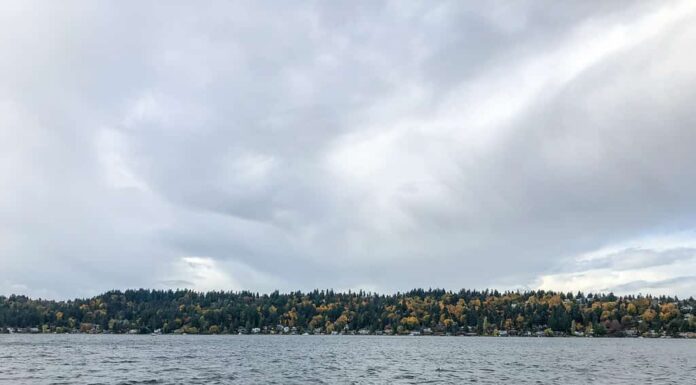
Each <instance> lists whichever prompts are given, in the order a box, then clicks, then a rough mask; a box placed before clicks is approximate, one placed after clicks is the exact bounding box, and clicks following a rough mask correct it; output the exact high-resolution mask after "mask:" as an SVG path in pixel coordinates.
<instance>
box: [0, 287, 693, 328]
mask: <svg viewBox="0 0 696 385" xmlns="http://www.w3.org/2000/svg"><path fill="white" fill-rule="evenodd" d="M695 309H696V300H695V299H694V298H693V297H690V298H688V299H679V298H676V297H666V296H660V297H653V296H649V295H647V296H643V295H637V296H633V295H628V296H616V295H614V294H612V293H609V294H592V293H588V294H585V293H581V292H578V293H560V292H551V291H541V290H540V291H527V292H509V291H508V292H498V291H496V290H484V291H478V290H464V289H463V290H460V291H458V292H453V291H446V290H440V289H429V290H423V289H414V290H411V291H409V292H405V293H396V294H391V295H384V294H375V293H369V292H364V291H358V292H350V291H349V292H347V293H341V292H334V291H333V290H314V291H311V292H306V293H303V292H292V293H286V294H283V293H279V292H278V291H275V292H273V293H269V294H258V293H253V292H247V291H241V292H207V293H199V292H195V291H191V290H176V291H174V290H145V289H139V290H126V291H118V290H114V291H109V292H106V293H104V294H101V295H99V296H95V297H92V298H88V299H75V300H71V301H52V300H41V299H31V298H28V297H25V296H17V295H11V296H9V297H5V296H0V333H29V334H41V333H56V334H63V333H71V334H78V333H81V334H155V335H159V334H182V335H183V334H186V335H198V334H202V335H203V334H226V335H235V334H259V335H407V336H492V337H515V336H517V337H527V338H528V337H573V338H583V337H584V338H590V337H618V338H639V337H643V338H694V336H695V335H696V310H695Z"/></svg>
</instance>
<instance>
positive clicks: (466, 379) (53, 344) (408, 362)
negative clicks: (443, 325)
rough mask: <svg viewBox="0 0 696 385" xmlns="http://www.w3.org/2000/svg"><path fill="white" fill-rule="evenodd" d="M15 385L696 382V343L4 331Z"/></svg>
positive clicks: (9, 376)
mask: <svg viewBox="0 0 696 385" xmlns="http://www.w3.org/2000/svg"><path fill="white" fill-rule="evenodd" d="M0 383H8V384H141V383H144V384H387V383H389V384H425V383H433V384H461V383H481V384H500V383H514V384H588V383H595V384H636V383H638V384H695V383H696V340H648V339H640V340H639V339H575V338H485V337H482V338H476V337H376V336H367V337H358V336H125V335H0Z"/></svg>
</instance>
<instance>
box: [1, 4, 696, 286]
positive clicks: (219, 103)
mask: <svg viewBox="0 0 696 385" xmlns="http://www.w3.org/2000/svg"><path fill="white" fill-rule="evenodd" d="M484 3H485V5H484ZM695 68H696V2H694V1H683V2H680V1H662V0H660V1H654V2H650V1H639V2H630V1H622V2H618V1H617V2H607V1H598V2H592V1H578V2H571V1H563V2H558V1H537V0H534V1H519V2H508V1H506V2H481V1H471V2H465V1H451V2H435V1H424V2H408V1H394V2H377V1H366V2H358V1H351V2H337V1H323V2H285V1H273V2H264V1H254V2H251V1H250V2H212V1H211V2H207V1H206V2H186V3H176V2H152V3H150V2H144V1H131V2H128V1H114V2H104V1H98V2H97V1H84V2H75V1H61V2H51V1H43V2H39V3H33V2H30V1H24V0H22V1H17V2H14V1H3V2H1V3H0V294H10V293H21V294H28V295H31V296H37V297H44V298H71V297H76V296H79V297H82V296H91V295H95V294H98V293H100V292H102V291H105V290H109V289H114V288H118V289H125V288H139V287H147V288H159V289H164V288H179V287H187V288H193V289H196V290H212V289H216V290H223V289H224V290H238V289H250V290H254V291H259V292H269V291H272V290H274V289H279V290H281V291H288V290H308V289H313V288H334V289H337V290H348V289H366V290H370V291H377V292H382V293H390V292H394V291H397V290H402V291H403V290H408V289H411V288H414V287H423V288H428V287H442V288H446V289H452V290H458V289H460V288H487V287H490V288H497V289H500V290H505V289H537V288H543V289H555V290H563V291H568V290H573V291H576V290H583V291H585V292H587V291H593V292H596V291H609V290H613V291H615V292H616V293H653V294H677V295H680V296H690V295H696V110H695V107H694V106H695V105H696V70H695Z"/></svg>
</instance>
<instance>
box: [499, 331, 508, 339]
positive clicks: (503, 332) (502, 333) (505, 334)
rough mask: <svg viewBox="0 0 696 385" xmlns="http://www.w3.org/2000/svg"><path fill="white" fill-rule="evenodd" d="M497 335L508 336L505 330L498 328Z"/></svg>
mask: <svg viewBox="0 0 696 385" xmlns="http://www.w3.org/2000/svg"><path fill="white" fill-rule="evenodd" d="M498 336H500V337H507V336H508V332H507V331H506V330H500V331H499V332H498Z"/></svg>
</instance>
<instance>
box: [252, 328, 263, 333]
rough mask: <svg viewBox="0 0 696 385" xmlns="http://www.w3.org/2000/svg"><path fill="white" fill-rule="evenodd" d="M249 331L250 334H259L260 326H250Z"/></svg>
mask: <svg viewBox="0 0 696 385" xmlns="http://www.w3.org/2000/svg"><path fill="white" fill-rule="evenodd" d="M251 333H252V334H259V333H261V328H252V329H251Z"/></svg>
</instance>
